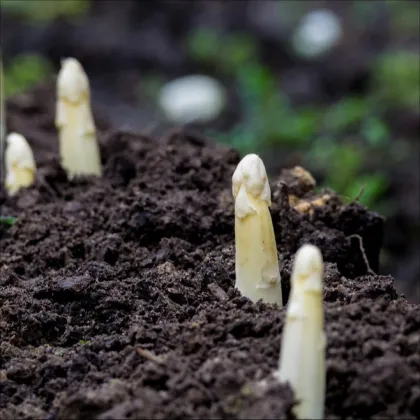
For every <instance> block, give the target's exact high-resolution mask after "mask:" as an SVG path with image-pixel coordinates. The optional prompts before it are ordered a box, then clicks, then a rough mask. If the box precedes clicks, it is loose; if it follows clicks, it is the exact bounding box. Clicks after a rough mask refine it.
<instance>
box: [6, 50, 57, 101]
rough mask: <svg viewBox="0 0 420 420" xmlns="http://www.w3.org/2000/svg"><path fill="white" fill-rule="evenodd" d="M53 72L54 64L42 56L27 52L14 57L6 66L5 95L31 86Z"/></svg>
mask: <svg viewBox="0 0 420 420" xmlns="http://www.w3.org/2000/svg"><path fill="white" fill-rule="evenodd" d="M52 72H53V67H52V64H51V63H50V62H49V61H48V60H47V59H46V58H44V57H42V56H39V55H35V54H28V55H26V54H25V55H18V56H16V57H14V58H13V59H12V60H11V61H10V63H9V64H8V65H7V66H6V67H5V68H4V73H3V77H4V95H5V97H6V98H7V97H9V96H12V95H15V94H16V93H19V92H22V91H24V90H26V89H29V88H31V87H32V86H34V85H35V84H37V83H39V82H40V81H42V80H44V79H45V78H46V77H47V76H48V75H49V74H51V73H52Z"/></svg>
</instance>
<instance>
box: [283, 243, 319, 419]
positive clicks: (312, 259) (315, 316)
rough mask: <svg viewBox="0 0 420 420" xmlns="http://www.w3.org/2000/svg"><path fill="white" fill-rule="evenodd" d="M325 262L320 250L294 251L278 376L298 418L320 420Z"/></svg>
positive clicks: (307, 248)
mask: <svg viewBox="0 0 420 420" xmlns="http://www.w3.org/2000/svg"><path fill="white" fill-rule="evenodd" d="M323 271H324V263H323V260H322V255H321V252H320V251H319V249H318V248H317V247H315V246H313V245H303V246H302V247H301V248H300V249H299V250H298V252H297V254H296V257H295V263H294V267H293V271H292V277H291V287H292V288H291V293H290V299H289V303H288V307H287V314H286V323H285V326H284V328H283V335H282V345H281V353H280V361H279V370H278V371H277V377H278V378H279V379H280V380H282V381H285V382H289V383H290V385H291V387H292V388H293V390H294V392H295V395H296V398H297V400H298V401H299V403H298V405H297V406H296V408H295V412H294V414H295V415H296V417H297V418H300V419H322V418H323V417H324V400H325V345H326V339H325V333H324V325H323V324H324V310H323V299H322V287H323Z"/></svg>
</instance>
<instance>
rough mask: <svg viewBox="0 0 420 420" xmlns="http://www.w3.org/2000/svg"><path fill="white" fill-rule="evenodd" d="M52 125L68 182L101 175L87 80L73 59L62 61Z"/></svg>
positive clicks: (78, 64)
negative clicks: (87, 176)
mask: <svg viewBox="0 0 420 420" xmlns="http://www.w3.org/2000/svg"><path fill="white" fill-rule="evenodd" d="M55 124H56V127H57V129H58V131H59V149H60V158H61V166H62V167H63V168H64V169H65V170H66V172H67V175H68V176H69V178H72V177H74V176H75V175H97V176H100V175H101V173H102V168H101V158H100V153H99V145H98V142H97V139H96V129H95V124H94V121H93V116H92V110H91V105H90V87H89V80H88V78H87V76H86V73H85V72H84V70H83V68H82V66H81V64H80V63H79V62H78V61H77V60H76V59H75V58H67V59H65V60H63V62H62V65H61V70H60V73H59V75H58V79H57V109H56V118H55Z"/></svg>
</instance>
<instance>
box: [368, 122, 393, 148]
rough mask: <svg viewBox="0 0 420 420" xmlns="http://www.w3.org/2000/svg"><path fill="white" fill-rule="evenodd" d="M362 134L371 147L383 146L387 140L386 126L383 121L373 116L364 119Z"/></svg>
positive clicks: (387, 131)
mask: <svg viewBox="0 0 420 420" xmlns="http://www.w3.org/2000/svg"><path fill="white" fill-rule="evenodd" d="M362 135H363V137H364V138H365V139H366V141H367V143H368V144H369V145H370V146H372V147H378V146H384V145H385V144H386V143H387V142H388V141H389V130H388V127H387V126H386V124H385V122H383V121H382V120H380V119H379V118H375V117H370V118H368V119H366V120H365V121H364V123H363V126H362Z"/></svg>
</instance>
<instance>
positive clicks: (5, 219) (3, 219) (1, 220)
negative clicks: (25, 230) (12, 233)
mask: <svg viewBox="0 0 420 420" xmlns="http://www.w3.org/2000/svg"><path fill="white" fill-rule="evenodd" d="M15 221H16V217H13V216H0V225H6V226H13V224H14V223H15Z"/></svg>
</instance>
